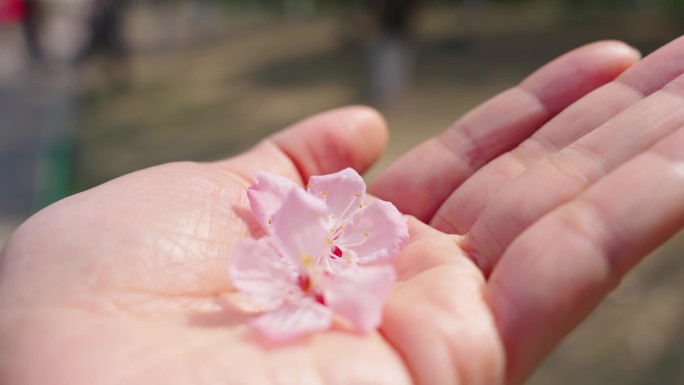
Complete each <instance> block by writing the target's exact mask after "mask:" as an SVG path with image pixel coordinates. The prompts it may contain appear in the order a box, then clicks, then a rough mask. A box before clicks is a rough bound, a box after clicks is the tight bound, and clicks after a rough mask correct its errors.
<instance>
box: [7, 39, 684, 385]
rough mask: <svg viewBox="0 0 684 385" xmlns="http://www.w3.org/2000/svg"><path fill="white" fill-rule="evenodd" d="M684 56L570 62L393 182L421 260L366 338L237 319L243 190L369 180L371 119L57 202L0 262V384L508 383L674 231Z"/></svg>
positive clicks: (349, 118) (404, 256)
mask: <svg viewBox="0 0 684 385" xmlns="http://www.w3.org/2000/svg"><path fill="white" fill-rule="evenodd" d="M682 57H684V38H680V39H678V40H676V41H674V42H672V43H670V44H668V45H666V46H664V47H662V48H661V49H659V50H657V51H656V52H654V53H652V54H651V55H649V56H648V57H646V58H644V59H643V60H641V59H640V57H639V54H638V52H637V51H636V50H634V49H633V48H631V47H629V46H627V45H626V44H623V43H619V42H611V41H608V42H599V43H595V44H590V45H587V46H584V47H581V48H578V49H576V50H574V51H572V52H570V53H568V54H566V55H563V56H562V57H560V58H558V59H556V60H554V61H552V62H551V63H549V64H547V65H546V66H544V67H542V68H541V69H539V70H538V71H536V72H534V73H533V74H531V75H530V76H529V77H527V78H526V79H524V80H523V81H522V82H521V83H520V84H518V85H517V86H514V87H512V88H511V89H509V90H506V91H504V92H502V93H501V94H499V95H497V96H495V97H493V98H492V99H490V100H489V101H486V102H485V103H483V104H482V105H480V106H479V107H477V108H475V109H474V110H472V111H471V112H469V113H467V114H466V115H465V116H463V117H461V118H460V119H458V120H456V122H455V123H454V124H452V125H451V126H450V127H449V128H447V129H446V130H445V131H444V132H443V133H442V134H440V135H439V136H437V137H434V138H432V139H429V140H427V141H426V142H424V143H423V144H420V145H418V146H416V147H415V148H413V149H411V150H410V151H409V152H407V153H406V154H404V155H403V156H402V157H400V158H399V159H398V160H397V161H396V162H395V163H394V164H393V165H391V166H390V167H389V168H388V169H386V170H384V171H383V172H382V173H381V174H380V175H379V177H378V178H377V179H376V180H375V182H374V183H373V184H372V185H371V187H370V192H371V193H372V194H374V195H375V196H378V197H380V198H382V199H385V200H389V201H391V202H393V203H394V204H395V205H396V206H397V207H398V208H399V209H400V210H401V211H403V212H404V213H405V214H407V215H409V217H407V221H408V223H409V226H410V228H411V240H410V243H409V245H408V246H407V247H406V248H405V249H404V251H403V252H402V253H401V254H400V255H399V256H398V257H397V259H396V261H395V267H396V269H397V272H398V275H399V281H400V282H399V283H398V284H397V286H396V287H395V290H394V291H393V292H392V293H391V294H390V297H389V300H388V301H387V303H386V306H385V311H384V321H383V324H382V325H381V326H380V330H379V331H378V332H371V333H368V334H365V335H358V334H354V333H350V332H347V331H344V330H340V329H334V330H330V331H327V332H321V333H319V334H316V335H313V336H310V337H308V338H303V339H301V340H298V341H295V342H292V343H289V344H274V343H272V342H269V341H265V340H263V339H262V338H260V336H259V335H256V334H255V333H254V331H253V330H252V329H250V328H249V327H248V324H247V320H248V316H247V315H246V314H245V313H244V312H242V311H240V310H239V309H238V308H237V307H236V306H234V305H231V302H230V301H229V300H228V299H229V298H231V295H233V294H234V293H235V290H234V288H233V286H232V285H231V278H230V275H229V273H228V261H229V259H230V257H231V253H232V252H233V250H234V247H235V245H236V244H237V243H239V242H241V241H243V240H245V239H251V238H253V237H254V236H255V234H256V233H257V232H258V231H259V230H257V229H258V228H259V226H258V224H257V223H256V222H255V220H254V219H253V218H251V216H250V215H249V213H248V211H249V208H248V207H249V206H248V203H247V201H248V200H247V197H246V189H247V186H249V185H250V183H252V181H253V179H254V176H255V173H256V172H259V171H268V172H272V173H277V174H280V175H283V176H285V177H287V178H290V179H291V180H293V181H295V182H296V183H298V184H300V185H303V183H306V181H307V180H308V179H309V177H310V176H312V175H318V174H326V173H330V172H335V171H338V170H340V169H343V168H345V167H353V168H354V169H356V170H358V171H360V172H363V171H364V170H366V169H367V168H368V167H369V166H371V165H372V164H373V162H374V161H375V160H376V159H377V158H378V157H379V156H380V154H381V153H382V151H383V148H384V146H385V143H386V141H387V132H386V130H387V128H386V125H385V122H384V121H383V119H382V118H381V117H380V115H379V114H378V113H377V112H375V111H373V110H370V109H368V108H363V107H350V108H343V109H338V110H334V111H331V112H327V113H323V114H319V115H316V116H314V117H312V118H309V119H307V120H305V121H303V122H301V123H298V124H295V125H294V126H292V127H290V128H287V129H285V130H283V131H281V132H278V133H276V134H274V135H272V136H270V137H268V138H266V139H265V140H264V141H262V142H261V143H260V144H258V145H257V146H255V147H254V148H253V149H251V150H249V151H247V152H245V153H244V154H241V155H239V156H236V157H233V158H229V159H225V160H220V161H217V162H212V163H192V162H179V163H170V164H165V165H161V166H157V167H152V168H148V169H145V170H141V171H138V172H135V173H132V174H129V175H126V176H123V177H120V178H118V179H115V180H112V181H110V182H107V183H105V184H103V185H101V186H98V187H95V188H93V189H91V190H88V191H85V192H83V193H80V194H77V195H74V196H72V197H69V198H66V199H64V200H62V201H60V202H58V203H55V204H53V205H52V206H50V207H48V208H46V209H44V210H42V211H41V212H39V213H37V214H36V215H34V216H33V217H32V218H30V219H29V220H28V221H27V222H25V223H24V224H23V225H22V226H21V227H20V228H19V229H18V230H17V231H16V232H15V234H14V235H13V236H12V238H11V239H10V241H9V242H8V243H7V245H6V246H5V248H4V249H3V250H2V252H0V309H2V310H3V311H2V312H0V383H3V384H5V383H6V384H29V383H30V384H44V383H49V384H53V385H62V384H74V383H84V382H87V383H88V384H112V383H117V384H124V383H125V384H164V385H172V384H189V383H197V382H198V381H199V382H211V383H224V384H247V383H259V384H279V385H283V384H297V385H299V384H301V383H309V382H311V383H317V384H360V383H363V384H388V385H390V384H391V385H400V384H426V385H433V384H436V385H437V384H438V385H441V384H444V385H447V384H462V385H468V384H486V385H503V384H507V385H517V384H520V383H522V382H523V381H524V379H525V378H526V377H527V376H528V375H529V374H530V373H531V372H532V371H533V370H534V368H535V367H536V366H537V365H538V364H539V363H540V361H541V360H542V359H544V357H545V356H546V355H547V354H548V353H549V352H550V351H551V350H552V348H553V347H554V345H555V344H557V343H558V342H559V341H560V340H561V339H562V338H563V337H564V336H566V335H567V334H568V333H569V332H570V331H571V330H572V329H573V328H574V327H575V326H576V325H577V324H578V323H580V322H581V321H582V320H583V319H585V317H587V315H588V314H589V313H590V312H591V311H592V310H593V309H594V308H595V307H596V306H597V304H598V303H599V302H600V301H601V300H602V299H603V298H605V296H606V295H607V294H608V293H609V292H610V291H611V290H612V289H614V288H615V287H616V285H617V284H618V283H619V282H620V280H621V279H622V277H623V276H624V275H625V274H626V273H627V272H628V271H629V270H630V269H631V268H632V267H633V266H634V265H635V264H636V263H637V262H638V261H639V260H640V259H642V258H643V257H644V256H645V255H646V254H647V253H649V252H650V251H651V250H653V249H654V248H656V247H657V246H658V245H660V244H662V243H663V242H664V241H665V240H667V239H668V238H669V237H671V236H672V235H673V234H674V233H675V232H677V231H678V230H679V229H681V228H682V226H684V200H682V196H684V166H683V165H684V128H683V127H684V111H682V109H681V108H679V107H681V100H680V98H681V94H682V89H683V88H682V84H684V61H682V60H681V58H682ZM577 117H581V119H578V118H577Z"/></svg>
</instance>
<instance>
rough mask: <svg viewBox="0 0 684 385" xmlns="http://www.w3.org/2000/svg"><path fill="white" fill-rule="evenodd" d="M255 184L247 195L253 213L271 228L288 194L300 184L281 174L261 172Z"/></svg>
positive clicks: (265, 225)
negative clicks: (271, 223) (271, 221)
mask: <svg viewBox="0 0 684 385" xmlns="http://www.w3.org/2000/svg"><path fill="white" fill-rule="evenodd" d="M254 180H255V182H254V184H253V185H251V186H250V187H249V188H248V189H247V197H248V198H249V204H250V206H251V208H252V215H253V216H254V218H255V219H256V220H257V222H259V223H260V224H261V226H262V227H264V228H265V229H268V228H270V222H269V221H270V220H271V217H272V216H273V214H274V213H275V212H276V211H278V209H279V208H280V206H282V204H283V202H284V201H285V198H286V197H287V195H288V194H289V193H290V192H291V191H292V190H294V189H299V186H297V184H295V183H294V182H293V181H291V180H289V179H287V178H285V177H282V176H280V175H275V174H269V173H265V172H259V173H257V174H256V176H255V177H254Z"/></svg>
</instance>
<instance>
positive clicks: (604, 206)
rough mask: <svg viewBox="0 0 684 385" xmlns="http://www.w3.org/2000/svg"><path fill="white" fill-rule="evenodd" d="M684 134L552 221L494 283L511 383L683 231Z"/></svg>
mask: <svg viewBox="0 0 684 385" xmlns="http://www.w3.org/2000/svg"><path fill="white" fill-rule="evenodd" d="M683 149H684V129H680V130H678V131H677V132H676V133H675V134H672V135H671V136H669V137H668V138H666V139H665V140H663V141H662V142H660V143H659V144H658V145H656V146H654V147H653V148H652V149H651V150H649V151H647V152H645V153H643V154H641V155H639V156H638V157H636V158H634V159H632V160H631V161H630V162H628V163H626V164H625V165H623V166H621V167H620V168H618V169H616V170H615V171H614V172H612V173H611V174H609V175H608V176H606V177H605V178H604V179H602V180H601V181H599V182H597V183H596V184H595V185H593V186H592V187H591V188H590V189H588V190H587V191H586V192H584V193H582V194H581V195H580V196H579V197H577V198H576V199H574V200H573V201H571V202H569V203H567V204H566V205H564V206H562V207H560V208H559V209H557V210H555V211H553V212H551V213H550V214H548V215H546V216H545V217H544V218H542V219H540V220H539V221H538V222H537V223H535V224H534V226H533V227H531V228H530V229H529V230H528V231H526V232H525V233H524V234H522V235H521V236H520V237H519V238H518V239H517V240H516V241H515V242H514V243H513V245H511V247H510V248H509V249H508V250H507V251H506V254H505V255H504V256H503V258H502V260H501V261H500V263H499V264H498V265H497V266H496V268H495V270H494V272H493V273H492V276H491V278H490V280H489V282H488V287H487V295H488V298H489V299H490V304H491V306H492V308H493V311H494V313H495V314H496V318H497V324H498V327H499V330H500V332H501V336H502V338H503V341H504V344H505V346H506V351H507V356H508V360H507V362H508V364H509V367H508V371H509V376H510V378H511V381H510V383H512V384H515V383H520V382H521V381H522V380H523V378H524V377H525V376H527V375H528V374H529V373H530V372H531V370H532V369H533V367H534V366H536V365H537V364H538V362H539V361H540V359H542V357H543V356H544V355H546V354H547V353H548V352H549V350H550V349H551V348H552V347H553V345H555V344H556V343H557V342H558V341H559V340H560V339H561V338H562V337H563V336H564V335H565V334H567V333H568V332H569V331H570V330H571V329H572V328H573V327H575V326H576V325H577V324H578V323H579V322H580V321H581V320H582V319H583V318H584V317H586V315H587V314H588V313H589V312H590V311H591V310H592V309H593V308H594V307H595V306H596V305H597V304H598V303H599V301H600V300H601V299H602V298H603V297H604V296H605V295H606V294H607V293H608V292H609V291H610V290H612V289H613V288H614V287H615V286H616V285H617V283H618V282H619V281H620V278H621V277H622V276H623V275H624V274H625V273H626V272H627V271H628V270H629V269H630V268H631V267H633V266H634V265H635V264H636V263H637V262H638V261H639V260H640V259H641V258H642V257H643V256H644V255H646V253H648V252H650V251H651V250H653V249H654V248H656V247H657V246H658V245H660V244H661V243H662V242H664V241H665V240H666V239H668V238H669V237H671V236H672V235H673V234H674V233H675V232H677V231H678V230H679V229H681V228H682V226H684V200H683V199H682V196H684V151H683Z"/></svg>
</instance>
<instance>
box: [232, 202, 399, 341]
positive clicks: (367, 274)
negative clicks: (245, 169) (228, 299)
mask: <svg viewBox="0 0 684 385" xmlns="http://www.w3.org/2000/svg"><path fill="white" fill-rule="evenodd" d="M328 216H329V210H328V206H326V204H325V203H324V202H323V201H321V200H319V199H317V198H315V197H312V196H310V195H307V194H306V193H304V192H303V191H302V190H301V189H291V191H290V192H289V193H288V194H287V195H286V196H285V197H284V199H283V201H282V205H281V207H280V208H279V209H278V210H276V211H275V212H274V213H273V214H272V215H270V216H269V221H270V226H269V228H270V229H271V235H269V236H266V237H263V238H261V239H258V240H248V241H245V242H244V243H242V244H240V245H238V247H237V248H236V250H235V254H234V256H233V258H232V260H231V265H230V269H231V275H232V278H233V284H234V286H235V287H236V288H237V289H238V290H240V291H241V292H243V293H245V294H247V295H248V296H250V297H251V298H252V300H253V301H254V302H255V304H257V305H259V306H263V307H267V308H269V309H270V310H269V311H267V312H266V313H265V314H262V315H260V316H258V317H257V318H254V319H253V320H252V324H253V325H254V326H255V327H256V328H257V329H258V330H259V331H260V332H262V333H263V334H264V335H265V336H267V337H269V338H271V339H273V340H287V339H291V338H295V337H297V336H300V335H302V334H306V333H310V332H315V331H322V330H327V329H328V328H330V326H331V324H332V320H333V315H334V314H337V315H338V316H341V317H343V318H344V319H346V320H347V321H348V322H349V323H350V324H351V325H352V327H353V328H354V329H355V330H357V331H367V330H370V329H373V328H376V327H377V326H378V325H379V324H380V322H381V318H382V308H383V303H384V300H385V298H386V296H387V295H388V293H389V291H390V289H391V287H392V285H393V283H394V282H395V280H396V276H395V273H394V269H393V268H392V266H391V265H384V266H370V267H358V266H354V267H350V268H347V269H345V270H344V271H341V272H339V273H332V272H330V271H329V270H328V269H326V268H325V264H324V263H321V262H322V261H325V260H327V258H328V252H329V248H330V245H329V244H328V238H329V230H328V228H327V224H328V223H329V219H328Z"/></svg>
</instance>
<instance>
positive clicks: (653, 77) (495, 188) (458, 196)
mask: <svg viewBox="0 0 684 385" xmlns="http://www.w3.org/2000/svg"><path fill="white" fill-rule="evenodd" d="M682 61H684V39H678V40H676V41H674V42H672V43H671V44H668V45H666V46H665V47H663V48H662V49H660V50H658V51H656V52H654V53H653V54H651V55H649V56H648V57H646V58H645V59H644V60H642V61H641V62H639V63H637V64H635V65H634V66H632V67H631V68H629V69H628V70H627V71H625V72H624V73H623V74H621V75H620V76H619V77H618V78H617V79H616V80H615V81H614V82H611V83H608V84H606V85H604V86H602V87H600V88H599V89H597V90H595V91H593V92H591V93H590V94H588V95H587V96H585V97H583V98H582V99H580V100H579V101H578V102H576V103H574V104H573V105H572V106H570V107H568V108H567V109H565V110H564V111H563V112H561V113H560V114H558V115H557V116H556V117H555V118H553V119H552V120H551V121H549V122H548V123H547V124H546V125H544V127H542V128H541V129H539V130H538V131H537V132H536V133H535V134H534V135H532V136H531V137H530V138H529V139H527V140H526V141H524V142H523V143H521V144H520V146H519V147H517V148H515V149H513V150H511V151H510V152H508V153H505V154H503V155H502V156H500V157H498V158H497V159H495V160H493V161H492V162H490V163H489V164H487V165H485V166H484V167H483V168H482V169H480V170H479V171H478V172H477V173H476V174H475V175H473V176H472V177H471V178H469V179H468V180H467V181H466V182H465V183H463V185H461V186H460V187H459V188H458V189H457V190H456V191H454V193H453V194H452V195H451V196H450V197H449V198H448V199H447V200H446V202H445V203H444V205H442V206H441V207H440V209H439V210H438V211H437V213H436V214H435V217H434V218H433V220H432V221H431V224H432V225H433V226H435V228H438V229H440V230H442V231H444V232H447V233H457V234H465V233H467V232H468V231H469V230H470V228H471V227H472V225H473V223H474V222H475V220H476V219H477V218H478V217H479V216H480V214H481V213H482V211H483V210H484V209H485V207H487V205H489V203H490V202H491V200H492V197H493V196H494V195H495V194H496V193H498V192H499V191H501V190H502V189H503V188H504V187H505V186H506V185H508V183H509V182H510V181H512V180H513V179H514V178H516V177H517V176H518V175H520V174H522V173H523V172H524V171H525V170H527V169H528V168H529V165H531V164H534V163H535V162H537V161H538V160H540V159H541V158H543V157H545V156H548V155H549V154H552V153H554V152H556V151H558V150H560V149H562V148H564V147H566V146H567V145H569V144H570V143H573V142H574V141H576V140H577V139H579V138H580V137H582V136H584V135H585V134H587V133H588V132H590V131H591V130H593V129H595V128H596V127H599V126H600V125H602V124H603V123H605V122H606V121H608V120H610V119H611V118H613V117H614V116H616V115H618V114H619V113H620V112H622V111H624V110H625V109H627V108H628V107H630V106H632V105H634V104H635V103H636V102H638V101H640V100H642V99H643V98H644V97H646V96H648V95H650V94H652V93H653V92H655V91H657V90H659V89H661V88H662V87H663V86H665V85H666V84H667V83H669V82H670V81H671V80H673V79H675V78H676V77H677V76H679V75H680V74H682V72H684V66H682V65H681V63H682ZM596 106H601V108H596Z"/></svg>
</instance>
